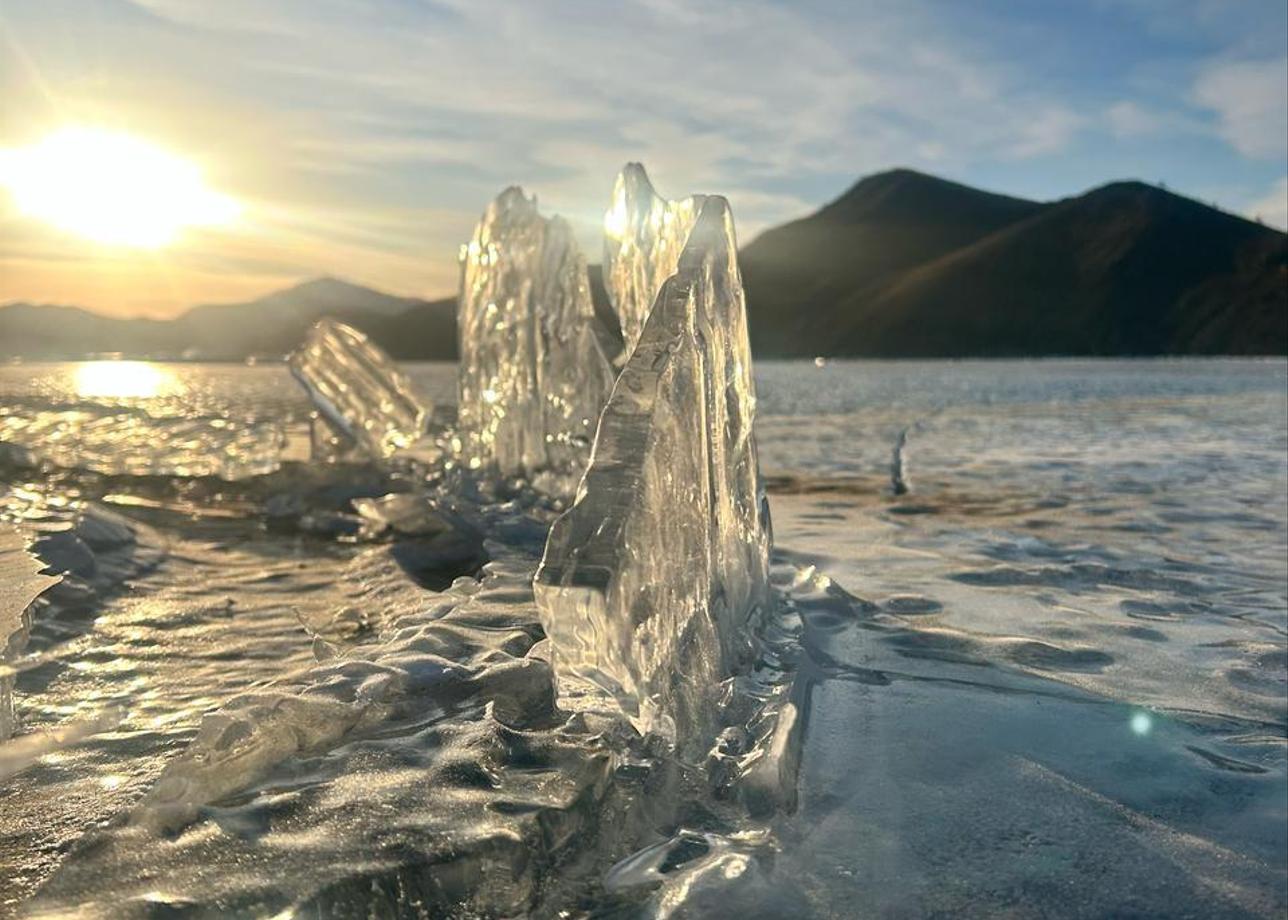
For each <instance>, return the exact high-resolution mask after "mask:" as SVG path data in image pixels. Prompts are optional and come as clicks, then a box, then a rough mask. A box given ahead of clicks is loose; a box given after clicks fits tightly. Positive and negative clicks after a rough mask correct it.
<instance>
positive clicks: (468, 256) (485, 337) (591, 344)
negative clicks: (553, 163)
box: [457, 187, 613, 475]
mask: <svg viewBox="0 0 1288 920" xmlns="http://www.w3.org/2000/svg"><path fill="white" fill-rule="evenodd" d="M461 261H462V269H461V295H460V303H459V306H458V316H457V327H458V329H457V334H458V335H459V337H460V369H459V372H458V373H459V377H458V385H459V399H458V402H457V409H458V426H459V430H460V435H461V450H462V452H463V455H464V457H465V458H466V464H467V465H468V466H470V467H473V468H480V467H482V468H491V469H495V470H496V471H498V472H500V473H502V474H505V475H528V474H531V473H534V472H536V471H539V470H554V471H572V472H574V473H575V474H577V475H580V473H581V471H582V469H584V467H585V463H586V459H587V457H588V456H589V453H590V443H591V439H592V437H593V436H594V433H595V422H596V420H597V419H598V418H599V413H600V410H601V409H602V408H603V406H604V402H605V401H606V400H607V398H608V393H609V391H610V390H611V389H612V385H613V372H612V367H611V364H610V363H609V361H608V358H607V357H606V356H605V353H604V347H603V344H602V341H601V332H600V330H599V328H598V326H599V324H600V320H599V319H598V318H597V317H596V316H595V309H594V306H593V304H592V302H591V298H590V286H589V281H588V279H587V275H586V262H585V260H584V259H583V258H582V255H581V252H580V251H579V250H578V248H577V243H576V240H575V239H574V238H573V234H572V229H571V228H570V227H569V226H568V224H567V222H566V221H564V220H563V219H561V218H559V217H553V218H550V219H547V218H544V217H542V216H541V215H540V214H538V213H537V201H536V198H535V197H534V198H531V199H530V198H527V197H525V196H524V194H523V190H522V189H520V188H518V187H511V188H508V189H506V190H505V191H503V192H502V193H501V194H500V195H499V196H497V198H496V200H495V201H493V202H492V203H491V204H490V205H488V208H487V210H486V211H485V212H484V213H483V217H482V219H481V220H480V221H479V224H478V226H477V227H476V228H475V230H474V236H473V238H472V239H471V240H470V242H469V243H468V244H466V245H465V246H463V247H462V249H461Z"/></svg>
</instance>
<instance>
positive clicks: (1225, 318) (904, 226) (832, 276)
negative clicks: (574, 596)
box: [0, 169, 1288, 360]
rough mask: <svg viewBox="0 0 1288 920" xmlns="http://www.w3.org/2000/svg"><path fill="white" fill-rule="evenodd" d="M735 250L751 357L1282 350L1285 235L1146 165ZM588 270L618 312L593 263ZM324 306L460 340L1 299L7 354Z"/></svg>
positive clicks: (902, 195) (813, 220)
mask: <svg viewBox="0 0 1288 920" xmlns="http://www.w3.org/2000/svg"><path fill="white" fill-rule="evenodd" d="M739 259H740V263H741V266H742V272H743V284H744V286H745V288H746V291H747V309H748V313H749V314H750V317H749V319H750V323H749V325H750V329H751V339H752V348H753V350H754V351H755V353H756V354H757V356H759V357H762V358H772V357H801V356H807V357H812V356H814V355H833V356H845V355H851V356H873V357H914V356H927V357H930V356H934V357H968V356H1006V355H1161V354H1288V237H1286V236H1285V235H1284V234H1283V233H1281V232H1279V231H1278V230H1273V229H1271V228H1268V227H1264V226H1262V225H1260V224H1257V223H1253V222H1251V221H1247V220H1244V219H1243V218H1240V217H1235V216H1234V215H1231V214H1226V213H1225V212H1223V211H1218V210H1216V209H1215V208H1210V207H1207V206H1206V205H1203V204H1200V203H1199V202H1196V201H1192V200H1190V199H1188V198H1183V197H1181V196H1179V195H1174V194H1171V193H1170V192H1167V191H1164V190H1163V189H1160V188H1156V187H1153V186H1149V185H1145V184H1143V183H1140V182H1115V183H1111V184H1109V185H1105V186H1102V187H1100V188H1096V189H1092V190H1091V191H1089V192H1087V193H1085V194H1083V195H1079V196H1076V197H1072V198H1065V199H1062V200H1060V201H1055V202H1049V203H1041V202H1036V201H1026V200H1024V199H1021V198H1012V197H1009V196H1006V195H997V194H993V193H991V192H984V191H980V190H979V189H973V188H970V187H968V186H965V185H960V184H958V183H955V182H949V181H947V180H945V179H939V178H936V177H934V176H928V175H925V174H923V173H918V172H915V171H913V170H909V169H896V170H891V171H890V172H884V173H879V174H877V175H874V176H869V177H867V178H866V179H863V180H861V181H859V182H858V183H856V184H855V185H854V186H852V187H851V188H850V189H849V190H848V191H846V192H845V194H843V195H842V196H841V197H839V198H837V199H836V200H835V201H833V202H832V203H830V204H828V205H826V206H824V207H823V208H821V209H819V210H818V211H817V212H815V213H814V214H811V215H810V216H808V217H804V218H802V219H800V220H795V221H792V222H790V223H787V224H783V225H782V226H780V227H775V228H773V229H771V230H767V231H765V232H764V233H762V234H761V235H760V236H759V237H757V238H756V239H755V240H753V241H752V242H751V243H750V244H748V245H747V246H745V247H744V248H743V249H742V251H741V253H740V255H739ZM590 285H591V293H592V295H593V298H594V301H595V309H596V311H597V312H599V313H601V314H604V315H605V316H611V315H612V310H611V307H610V306H609V305H608V299H607V296H606V295H605V293H604V289H603V279H602V276H601V273H600V270H599V267H598V266H591V267H590ZM321 316H334V317H336V318H337V319H340V320H342V321H344V322H347V323H351V324H352V325H354V326H357V327H358V328H360V329H363V330H364V331H366V332H367V334H368V335H370V336H371V337H372V338H373V339H374V340H375V341H376V342H377V343H378V344H380V345H381V346H383V347H384V348H385V349H386V350H388V351H389V352H390V354H392V355H393V356H394V357H395V358H399V359H403V360H412V359H429V360H453V359H455V357H456V303H455V300H453V299H445V300H437V301H424V300H417V299H414V298H408V297H394V296H391V295H389V294H382V293H380V292H379V291H374V290H372V289H370V288H366V287H361V286H359V285H356V284H351V283H349V282H346V281H341V280H339V279H336V278H318V279H315V280H313V281H307V282H304V283H303V284H299V285H296V286H294V287H291V288H288V289H286V290H283V291H278V292H276V293H273V294H269V295H267V296H265V297H261V298H259V299H258V300H253V301H250V302H247V303H238V304H214V305H206V306H199V307H194V308H192V309H191V310H189V311H188V312H187V313H185V314H183V315H182V316H180V317H178V318H176V319H174V320H170V321H158V320H140V319H133V320H121V319H112V318H109V317H104V316H99V315H97V314H94V313H89V312H87V311H85V310H80V309H77V308H75V307H54V306H35V305H31V304H10V305H8V306H5V307H0V357H4V356H22V357H32V358H36V357H46V358H50V357H53V358H63V357H72V358H75V357H83V356H85V355H88V354H98V353H105V352H120V353H122V354H127V355H132V356H140V357H179V356H186V357H200V358H207V359H212V360H240V359H242V358H245V357H247V356H249V355H264V356H269V355H282V354H285V353H286V352H288V351H290V350H291V349H292V348H294V347H295V345H296V344H297V343H298V342H299V341H300V339H301V338H302V337H303V335H304V332H305V330H306V329H307V328H308V326H309V324H310V323H312V322H313V321H314V320H316V319H318V318H319V317H321ZM607 325H615V324H613V323H609V324H607ZM615 344H616V343H615V342H611V341H606V342H605V347H606V348H609V350H613V348H614V347H615Z"/></svg>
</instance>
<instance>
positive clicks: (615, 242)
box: [604, 163, 705, 356]
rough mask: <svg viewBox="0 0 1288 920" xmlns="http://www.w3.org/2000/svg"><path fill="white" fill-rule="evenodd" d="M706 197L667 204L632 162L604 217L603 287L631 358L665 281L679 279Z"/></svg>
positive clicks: (620, 178)
mask: <svg viewBox="0 0 1288 920" xmlns="http://www.w3.org/2000/svg"><path fill="white" fill-rule="evenodd" d="M704 198H705V196H703V195H695V196H693V197H690V198H683V199H680V200H678V201H668V200H666V199H665V198H663V197H662V196H661V195H659V194H658V193H657V192H656V191H654V190H653V184H652V183H651V182H649V178H648V174H647V173H646V172H644V167H643V166H641V165H640V164H639V163H627V164H626V166H625V167H624V168H623V169H622V171H621V173H620V174H619V175H618V176H617V182H616V183H615V184H614V186H613V201H612V204H611V205H609V208H608V212H607V213H606V214H605V215H604V287H605V288H606V289H607V290H608V298H609V300H611V301H612V304H613V308H614V309H615V310H616V311H617V316H618V320H619V321H620V323H621V326H622V338H623V340H624V341H625V350H624V355H627V356H629V355H630V353H631V351H632V349H634V348H635V343H636V342H638V341H639V338H640V335H641V333H642V332H643V331H644V321H645V320H646V319H647V318H648V313H649V310H651V309H652V308H653V301H654V299H655V298H656V297H657V292H658V290H660V289H661V287H662V282H664V281H666V279H667V278H669V277H671V275H673V274H675V269H676V265H677V264H678V263H679V261H680V253H681V251H683V249H684V244H685V243H686V242H687V241H688V239H689V231H690V230H692V228H693V222H694V221H695V220H697V216H698V210H699V209H700V208H701V207H702V202H703V200H704Z"/></svg>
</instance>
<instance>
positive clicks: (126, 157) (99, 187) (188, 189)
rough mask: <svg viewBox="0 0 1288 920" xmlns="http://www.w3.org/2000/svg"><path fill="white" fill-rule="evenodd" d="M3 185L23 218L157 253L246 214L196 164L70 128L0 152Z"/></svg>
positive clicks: (127, 139) (135, 141)
mask: <svg viewBox="0 0 1288 920" xmlns="http://www.w3.org/2000/svg"><path fill="white" fill-rule="evenodd" d="M0 186H4V187H5V188H7V189H8V190H9V194H10V195H11V196H13V200H14V203H15V204H16V205H17V206H18V209H19V210H20V211H21V212H22V213H23V214H26V215H27V216H29V217H33V218H36V219H38V220H42V221H45V222H46V223H48V224H50V225H52V226H54V227H57V228H58V229H60V230H64V231H66V232H68V233H74V234H76V235H77V236H81V237H84V238H85V239H88V240H93V241H94V242H98V243H107V244H110V245H117V246H136V247H142V248H148V249H155V248H158V247H161V246H164V245H166V244H167V243H169V242H171V241H172V240H173V239H174V238H175V237H176V236H177V235H178V234H179V232H180V231H182V230H183V229H185V228H187V227H208V226H220V225H226V224H228V223H230V222H232V221H233V220H235V219H236V217H237V215H238V214H239V213H240V210H241V209H240V207H239V206H238V204H237V202H235V201H233V200H232V199H231V198H229V197H228V196H227V195H222V194H220V193H219V192H216V191H214V190H213V189H211V188H210V187H209V186H207V185H206V183H205V181H204V180H203V178H202V175H201V171H200V170H199V169H197V167H196V166H195V165H194V164H192V163H189V162H188V161H186V160H184V159H182V158H180V157H177V156H175V155H174V154H171V153H168V152H166V151H165V150H162V149H161V148H159V147H156V146H154V145H152V144H149V143H148V142H146V141H143V140H140V139H139V138H136V137H131V136H130V135H128V134H117V133H115V132H112V131H105V130H102V129H100V128H80V127H69V128H63V129H61V130H59V131H57V132H55V133H54V134H51V135H49V136H48V137H46V138H45V139H44V140H42V141H39V142H38V143H35V144H33V145H31V146H30V147H20V148H16V149H10V150H0Z"/></svg>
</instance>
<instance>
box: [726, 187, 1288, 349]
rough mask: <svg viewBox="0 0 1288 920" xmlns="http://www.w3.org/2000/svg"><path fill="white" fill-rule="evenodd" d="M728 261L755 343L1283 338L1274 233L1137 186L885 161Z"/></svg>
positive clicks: (1285, 321)
mask: <svg viewBox="0 0 1288 920" xmlns="http://www.w3.org/2000/svg"><path fill="white" fill-rule="evenodd" d="M741 262H742V269H743V280H744V284H745V285H746V289H747V303H748V311H749V313H750V327H751V335H752V346H753V350H755V352H756V353H757V354H758V355H760V356H761V357H775V356H783V357H790V356H803V355H813V354H824V355H856V356H881V357H900V356H938V357H965V356H1001V355H1158V354H1284V353H1286V352H1288V238H1286V237H1285V235H1284V234H1283V233H1280V232H1279V231H1277V230H1273V229H1270V228H1267V227H1263V226H1261V225H1260V224H1256V223H1253V222H1251V221H1247V220H1244V219H1242V218H1240V217H1235V216H1233V215H1231V214H1227V213H1225V212H1222V211H1218V210H1216V209H1214V208H1210V207H1207V206H1206V205H1202V204H1200V203H1198V202H1196V201H1192V200H1190V199H1188V198H1183V197H1181V196H1178V195H1174V194H1171V193H1170V192H1166V191H1164V190H1162V189H1159V188H1155V187H1152V186H1148V185H1144V184H1142V183H1139V182H1117V183H1113V184H1110V185H1106V186H1103V187H1101V188H1098V189H1093V190H1092V191H1090V192H1087V193H1086V194H1084V195H1080V196H1078V197H1076V198H1068V199H1064V200H1062V201H1057V202H1053V203H1051V204H1037V203H1034V202H1027V201H1021V200H1018V199H1014V198H1006V197H1004V196H999V195H992V194H988V193H985V192H980V191H976V190H974V189H970V188H966V187H965V186H961V185H956V184H954V183H951V182H945V181H944V180H942V179H936V178H934V177H932V176H925V175H921V174H919V173H915V172H912V171H909V170H895V171H893V172H889V173H882V174H880V175H876V176H872V177H869V178H867V179H864V180H863V181H862V182H860V183H858V184H857V185H855V186H854V187H853V188H852V189H850V190H849V191H848V192H846V194H845V195H843V196H842V197H841V198H839V199H837V200H836V201H834V202H832V203H831V204H829V205H827V206H826V207H824V208H822V209H821V210H819V211H818V212H817V213H815V214H813V215H811V216H810V217H807V218H804V219H802V220H798V221H794V222H792V223H790V224H786V225H784V226H782V227H778V228H776V229H773V230H769V231H767V232H766V233H764V234H762V235H761V236H760V237H759V238H757V239H756V240H755V241H754V242H752V243H751V244H750V245H748V246H747V247H746V248H745V249H744V250H743V252H742V255H741Z"/></svg>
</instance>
